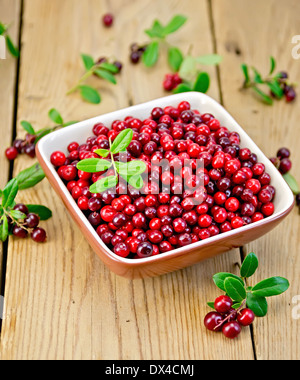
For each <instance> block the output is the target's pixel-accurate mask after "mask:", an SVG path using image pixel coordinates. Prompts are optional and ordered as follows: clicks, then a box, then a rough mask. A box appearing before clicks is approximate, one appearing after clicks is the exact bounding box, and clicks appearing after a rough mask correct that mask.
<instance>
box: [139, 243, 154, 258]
mask: <svg viewBox="0 0 300 380" xmlns="http://www.w3.org/2000/svg"><path fill="white" fill-rule="evenodd" d="M136 253H137V255H138V256H139V257H140V258H146V257H150V256H152V253H153V245H152V244H151V243H149V242H143V243H140V244H139V246H138V247H137V251H136Z"/></svg>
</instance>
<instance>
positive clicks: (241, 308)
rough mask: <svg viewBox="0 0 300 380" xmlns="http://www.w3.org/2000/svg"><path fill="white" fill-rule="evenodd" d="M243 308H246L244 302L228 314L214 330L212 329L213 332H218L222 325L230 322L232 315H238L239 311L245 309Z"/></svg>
mask: <svg viewBox="0 0 300 380" xmlns="http://www.w3.org/2000/svg"><path fill="white" fill-rule="evenodd" d="M245 306H246V300H244V301H243V302H242V304H241V306H240V307H239V308H238V309H237V310H234V311H232V312H231V313H229V314H228V315H227V317H226V318H224V319H223V320H222V321H221V322H220V323H219V324H218V325H217V326H216V327H215V328H214V330H218V329H219V328H220V327H221V326H222V325H223V324H224V323H226V322H227V321H229V320H230V318H231V317H232V315H233V314H234V313H238V314H239V312H240V311H241V310H243V309H244V308H245Z"/></svg>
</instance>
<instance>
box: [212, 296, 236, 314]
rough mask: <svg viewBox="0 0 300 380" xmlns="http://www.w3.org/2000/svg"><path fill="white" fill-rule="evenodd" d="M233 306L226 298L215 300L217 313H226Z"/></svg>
mask: <svg viewBox="0 0 300 380" xmlns="http://www.w3.org/2000/svg"><path fill="white" fill-rule="evenodd" d="M232 305H233V302H232V299H231V298H230V297H228V296H220V297H218V298H217V299H216V300H215V305H214V306H215V309H216V311H217V312H218V313H220V314H224V313H228V312H229V310H230V309H231V307H232Z"/></svg>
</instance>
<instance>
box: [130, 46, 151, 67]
mask: <svg viewBox="0 0 300 380" xmlns="http://www.w3.org/2000/svg"><path fill="white" fill-rule="evenodd" d="M147 47H148V45H138V44H137V43H133V44H132V45H131V46H130V61H131V62H132V63H134V64H137V63H139V62H140V60H141V58H142V56H143V54H144V53H145V51H146V49H147Z"/></svg>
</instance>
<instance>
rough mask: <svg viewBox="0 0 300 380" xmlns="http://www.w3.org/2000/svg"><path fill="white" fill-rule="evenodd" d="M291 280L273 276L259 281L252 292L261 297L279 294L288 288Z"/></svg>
mask: <svg viewBox="0 0 300 380" xmlns="http://www.w3.org/2000/svg"><path fill="white" fill-rule="evenodd" d="M289 287H290V284H289V281H288V280H287V279H286V278H283V277H271V278H268V279H266V280H263V281H261V282H259V283H258V284H257V285H255V286H254V287H253V288H252V293H253V294H254V295H256V296H259V297H273V296H278V295H280V294H282V293H284V292H286V291H287V290H288V288H289Z"/></svg>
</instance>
